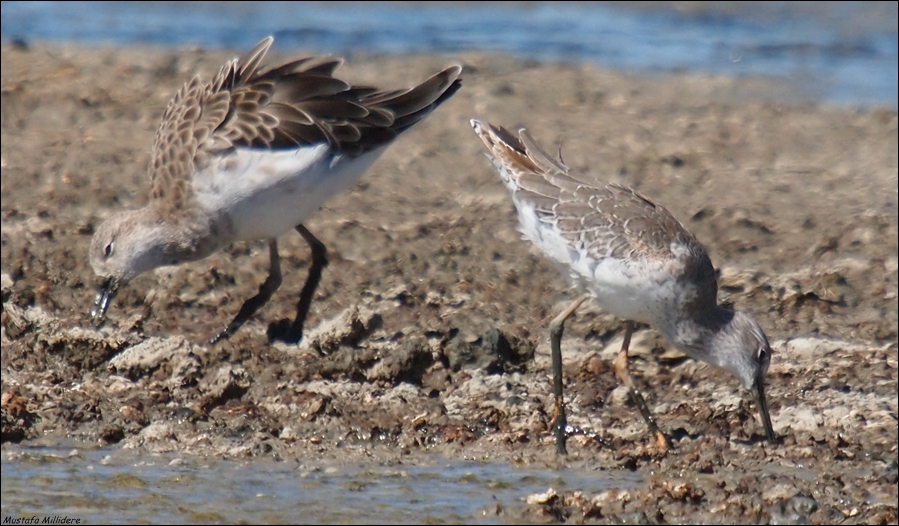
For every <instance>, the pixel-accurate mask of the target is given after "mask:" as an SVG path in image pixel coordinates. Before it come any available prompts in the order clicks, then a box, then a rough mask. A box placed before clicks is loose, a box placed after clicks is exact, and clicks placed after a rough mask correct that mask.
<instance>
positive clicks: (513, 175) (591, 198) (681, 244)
mask: <svg viewBox="0 0 899 526" xmlns="http://www.w3.org/2000/svg"><path fill="white" fill-rule="evenodd" d="M471 125H472V127H474V131H475V132H476V133H477V134H478V136H479V137H480V138H481V140H483V141H484V144H486V145H487V149H488V150H489V151H490V153H489V154H488V158H489V159H490V160H491V162H493V165H494V166H495V167H496V170H497V172H499V176H500V178H501V179H502V181H503V183H504V184H505V185H506V187H507V188H508V189H509V190H510V191H511V192H512V201H513V202H514V203H515V208H516V209H517V210H518V218H519V221H520V223H521V231H522V233H523V234H524V237H526V238H527V239H529V240H531V242H533V243H534V244H535V245H537V246H538V247H539V248H540V250H541V251H542V252H543V253H544V254H546V255H547V256H548V257H549V258H550V259H551V260H552V261H553V263H554V264H556V266H557V267H558V268H559V269H560V270H561V271H562V272H563V273H564V274H565V275H566V276H568V277H569V278H570V279H571V281H572V282H573V284H574V286H575V287H577V289H578V290H579V291H580V292H582V294H581V295H580V296H579V297H578V299H576V300H575V301H574V302H573V303H572V304H571V305H570V306H569V307H568V308H566V309H565V310H564V311H563V312H562V313H561V314H559V316H557V317H556V318H555V319H554V320H553V321H552V323H550V343H551V347H552V361H553V391H554V395H555V399H556V407H555V412H556V417H555V423H554V431H555V437H556V447H557V449H558V451H559V453H561V454H565V452H566V450H565V438H566V434H565V432H566V427H567V425H566V422H565V407H564V402H563V398H562V351H561V339H562V330H563V328H564V323H565V320H566V319H567V318H568V317H569V316H570V315H571V314H572V313H573V312H574V311H575V310H576V309H577V308H578V307H579V306H580V304H581V303H582V302H583V301H584V300H585V299H587V298H589V297H592V298H593V299H594V301H596V303H597V304H598V305H599V306H600V307H602V308H603V309H605V310H607V311H608V312H611V313H613V314H615V315H616V316H619V317H621V318H623V319H624V320H626V321H627V323H626V329H625V335H624V342H623V344H622V346H621V350H620V351H619V353H618V357H617V358H616V360H615V364H614V365H615V372H616V373H617V376H618V378H619V380H620V381H621V383H622V384H623V385H625V386H626V387H627V389H628V391H629V393H630V396H631V399H632V400H633V401H634V403H635V405H636V406H637V407H638V408H639V410H640V413H641V414H642V415H643V419H644V420H646V423H647V425H648V426H649V428H650V430H651V431H652V433H653V434H654V435H655V437H656V440H657V441H658V443H659V445H660V446H662V447H664V448H666V449H670V448H671V443H670V441H669V440H668V437H667V436H665V434H664V433H662V431H661V430H659V427H658V426H657V425H656V423H655V420H654V419H653V417H652V415H651V413H650V411H649V408H648V407H647V406H646V402H645V401H644V399H643V396H642V395H641V394H640V391H639V390H638V389H637V387H636V386H635V385H634V382H633V379H632V378H631V376H630V372H629V370H628V363H627V352H628V346H629V345H630V339H631V333H632V332H633V322H642V323H647V324H649V325H651V326H652V327H653V328H655V329H656V330H658V331H659V332H661V333H662V334H663V335H664V336H665V338H667V339H668V341H670V342H671V343H672V344H674V346H675V347H677V348H678V349H679V350H681V351H682V352H683V353H684V354H686V355H687V356H690V357H691V358H693V359H696V360H702V361H704V362H706V363H709V364H710V365H712V366H714V367H718V368H720V369H724V370H725V371H728V372H730V373H731V374H733V375H734V376H735V377H736V378H737V380H739V382H740V384H742V385H743V387H744V388H746V389H752V390H753V391H754V392H755V396H756V401H757V402H758V405H759V412H760V413H761V418H762V424H763V425H764V427H765V434H766V436H767V438H768V440H769V441H771V442H775V441H776V437H775V435H774V429H773V428H772V426H771V418H770V417H769V415H768V405H767V402H766V400H765V387H764V382H765V374H766V373H767V371H768V364H769V362H770V360H771V347H770V346H769V345H768V340H767V338H766V337H765V333H764V332H763V331H762V329H761V327H759V324H758V323H756V321H755V320H754V319H752V317H750V316H749V315H748V314H746V313H744V312H740V311H732V310H729V309H726V308H724V307H721V306H719V305H718V301H717V292H718V286H717V283H716V281H715V270H714V268H713V267H712V262H711V260H710V259H709V256H708V254H707V253H706V251H705V249H704V248H703V246H702V245H701V244H700V243H699V241H698V240H697V239H696V238H695V237H694V236H693V234H691V233H690V232H689V231H687V229H686V228H685V227H684V225H683V224H681V223H680V222H679V221H678V220H677V219H675V218H674V216H673V215H671V213H670V212H668V210H666V209H664V208H662V207H661V206H659V205H657V204H655V203H653V202H652V201H650V200H649V199H648V198H646V197H644V196H642V195H640V194H639V193H637V192H635V191H634V190H632V189H630V188H626V187H624V186H620V185H617V184H614V183H598V182H595V181H594V182H591V179H590V178H587V177H581V176H578V175H576V174H573V173H571V171H570V170H569V169H568V167H567V166H565V165H564V164H562V163H561V162H557V161H555V160H554V159H552V158H551V157H550V156H549V155H547V154H546V153H544V151H543V150H541V149H540V147H539V146H537V144H536V143H535V142H534V140H533V139H532V138H531V136H530V135H529V134H528V133H527V131H526V130H524V129H522V130H520V131H519V136H518V137H515V136H514V135H512V134H511V133H509V132H508V131H507V130H505V129H504V128H499V127H495V126H493V125H491V124H489V123H488V124H484V123H481V122H479V121H477V120H472V121H471Z"/></svg>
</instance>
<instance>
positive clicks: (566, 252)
mask: <svg viewBox="0 0 899 526" xmlns="http://www.w3.org/2000/svg"><path fill="white" fill-rule="evenodd" d="M512 185H514V182H513V183H511V184H507V186H510V187H512V188H513V190H514V187H513V186H512ZM513 196H514V194H513ZM513 200H514V202H515V208H516V209H517V210H518V218H519V222H520V223H521V232H522V233H523V234H524V238H525V239H528V240H530V241H531V242H532V243H534V244H535V245H536V246H537V247H539V248H540V250H541V251H542V252H543V253H544V254H546V256H548V257H549V258H550V259H551V260H552V261H553V263H554V264H555V266H556V268H558V269H559V270H560V271H561V272H562V273H563V274H564V275H566V276H567V277H568V278H569V279H570V280H571V282H572V283H573V284H574V285H575V286H576V287H577V288H578V290H580V291H588V292H590V293H591V294H592V295H593V296H595V301H596V303H597V304H598V305H599V306H600V307H601V308H603V309H604V310H606V311H608V312H610V313H613V314H615V315H616V316H618V317H620V318H622V319H625V320H633V321H637V322H642V323H648V324H650V325H652V326H654V327H656V328H657V329H658V330H660V331H661V332H662V333H663V334H666V335H667V334H670V333H671V332H672V331H673V330H674V323H675V322H676V319H675V318H676V315H675V313H676V312H678V304H679V303H680V298H679V296H680V294H682V293H683V292H684V291H683V290H682V285H683V284H678V283H677V282H676V281H675V279H674V276H673V275H672V270H673V268H672V267H673V265H672V264H674V265H676V264H677V263H678V262H677V261H664V260H651V259H648V258H636V259H620V258H616V257H603V258H600V259H598V260H597V259H594V257H592V256H591V255H589V254H588V253H587V250H586V248H584V249H582V248H580V247H578V246H575V245H573V244H572V243H570V242H569V241H568V240H567V239H565V238H563V237H562V236H561V235H560V234H559V231H558V230H557V229H556V227H555V225H554V223H553V222H552V221H551V218H542V219H541V218H540V217H539V216H538V215H537V213H536V211H535V210H534V208H533V206H531V205H530V204H529V203H527V202H526V201H524V200H520V199H514V198H513ZM682 250H683V249H682V247H680V246H672V252H674V253H675V254H678V253H679V252H680V251H682Z"/></svg>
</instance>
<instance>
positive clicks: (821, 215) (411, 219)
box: [2, 44, 899, 523]
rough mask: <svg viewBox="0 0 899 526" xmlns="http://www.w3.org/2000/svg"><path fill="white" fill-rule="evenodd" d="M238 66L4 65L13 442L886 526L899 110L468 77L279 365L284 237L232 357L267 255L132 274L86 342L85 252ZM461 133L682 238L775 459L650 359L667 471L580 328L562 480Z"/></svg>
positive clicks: (686, 366) (508, 215)
mask: <svg viewBox="0 0 899 526" xmlns="http://www.w3.org/2000/svg"><path fill="white" fill-rule="evenodd" d="M275 48H276V49H275V52H274V55H273V56H274V58H273V59H272V60H281V59H286V58H288V57H286V56H284V55H279V54H278V53H277V45H276V46H275ZM230 57H231V54H230V53H222V52H214V53H213V52H204V51H200V50H185V51H184V52H179V53H177V54H176V53H174V52H171V51H160V50H153V49H144V48H126V49H117V50H114V49H90V48H79V47H69V46H59V45H46V44H37V45H32V46H30V47H28V48H22V47H12V46H9V45H5V46H4V47H3V49H2V300H3V311H2V364H3V377H2V391H3V399H2V419H3V428H2V433H3V434H2V439H3V442H4V443H6V442H23V443H25V444H54V443H59V442H62V441H72V440H74V441H75V442H76V443H79V444H81V445H83V446H85V447H93V446H95V445H96V444H98V443H99V444H119V445H120V446H122V447H130V448H136V449H138V450H146V451H183V452H185V453H190V454H213V455H220V456H237V457H246V456H265V457H274V458H282V459H292V458H309V457H310V456H315V457H316V458H322V459H325V458H332V459H334V460H335V461H344V462H362V461H366V459H372V458H374V459H376V460H378V461H381V462H390V461H400V460H402V461H403V462H406V463H408V462H415V458H416V455H419V454H425V453H430V452H437V453H440V454H443V455H446V456H448V457H450V458H463V457H464V458H493V459H499V460H502V461H511V462H516V463H520V464H533V465H540V466H558V467H563V466H568V467H569V468H570V469H608V470H631V471H638V472H640V473H642V474H643V475H644V476H645V480H646V484H645V486H643V487H640V488H636V489H633V490H629V491H622V492H607V493H604V494H601V495H592V494H582V493H576V492H574V491H569V490H561V489H559V490H558V494H557V495H551V494H547V495H544V496H542V497H540V496H534V497H533V498H531V499H530V500H529V501H528V504H527V507H526V509H524V510H523V511H521V512H520V513H521V514H523V516H519V515H516V516H515V517H509V519H510V520H511V519H513V518H515V519H521V520H528V521H531V520H537V521H544V520H545V521H553V520H562V521H581V520H587V521H598V522H620V521H639V522H646V521H653V522H681V521H686V522H693V521H702V522H746V523H749V522H756V521H759V522H763V523H764V522H771V523H798V522H815V523H830V522H849V523H895V522H897V508H896V502H897V501H896V499H897V394H896V393H897V324H899V322H897V320H899V312H897V267H899V263H897V235H899V228H897V210H899V205H897V201H899V199H897V147H896V144H897V115H896V112H895V111H893V110H888V109H868V110H855V109H842V108H832V107H824V106H819V105H813V104H806V105H796V104H790V103H789V102H785V101H789V100H790V98H789V94H785V93H782V92H781V91H779V90H780V88H779V87H778V86H777V84H776V83H772V82H770V81H766V80H764V79H726V78H716V77H712V76H703V75H674V76H660V77H652V78H645V77H635V76H627V75H622V74H620V73H614V72H608V71H603V70H600V69H597V68H596V67H593V66H590V65H582V64H559V65H539V64H536V63H531V62H525V61H519V60H513V59H510V58H506V57H501V56H493V55H476V54H471V55H464V56H460V57H458V61H460V62H462V63H463V64H464V66H465V71H464V73H463V78H464V86H463V88H462V90H461V91H460V92H459V93H457V94H456V95H455V97H454V98H453V99H451V100H450V101H449V102H447V103H446V104H445V105H443V106H442V107H441V108H440V109H439V110H438V111H437V112H436V113H435V114H434V115H432V116H431V117H429V118H428V119H427V120H425V121H424V122H423V123H422V124H421V125H419V126H418V127H417V128H415V129H414V130H412V131H411V132H409V133H408V134H406V135H404V136H403V137H401V138H400V139H399V140H398V141H397V142H396V143H395V144H394V145H393V146H391V147H390V149H389V150H388V151H387V152H386V153H385V154H384V156H383V157H382V158H381V159H380V160H379V161H378V162H377V163H376V164H375V165H374V166H373V167H372V169H371V170H369V172H368V173H367V174H366V175H365V176H363V178H362V179H361V180H360V181H359V182H358V184H356V185H355V186H354V187H352V189H351V190H350V191H348V192H346V193H344V194H343V195H340V196H338V197H336V198H335V199H333V200H331V201H329V202H328V203H326V204H325V206H324V207H323V208H322V209H321V210H320V211H319V212H318V213H317V214H316V215H315V216H313V218H312V219H311V221H309V222H308V223H307V226H308V227H309V229H310V230H311V231H312V232H314V233H315V234H316V235H317V236H318V238H319V239H321V240H322V241H323V242H324V243H325V244H326V245H327V247H328V251H329V258H330V266H329V267H327V268H326V269H325V273H324V277H323V280H322V284H321V287H320V288H319V291H318V294H317V296H316V298H315V301H314V303H313V306H312V311H311V314H310V318H309V319H308V320H307V324H306V327H307V334H306V336H305V338H304V340H303V342H301V343H300V345H299V346H286V345H284V344H280V343H274V344H273V343H270V342H269V341H268V338H267V337H266V331H267V328H268V324H269V323H274V322H277V321H278V320H280V319H282V318H288V317H291V316H292V315H293V309H294V305H295V302H296V299H297V298H298V295H299V290H300V288H301V287H302V284H303V281H304V279H305V275H306V271H307V269H308V266H309V252H308V248H307V247H306V245H305V243H304V242H303V241H302V239H301V238H300V237H299V236H298V235H295V234H291V235H287V236H284V237H283V238H282V239H281V240H280V247H281V254H282V268H283V269H284V274H285V279H284V284H283V286H282V287H281V289H280V290H279V291H278V293H277V294H276V295H275V297H274V298H273V300H272V301H271V302H270V303H269V304H268V305H267V306H266V307H265V308H264V309H263V310H262V311H261V312H260V313H259V314H258V315H257V316H256V317H255V318H254V319H253V320H251V321H250V322H249V323H248V324H247V325H246V326H244V328H243V329H242V330H241V331H240V332H238V333H237V334H236V335H235V336H234V337H232V338H231V339H230V341H227V342H225V343H222V344H219V345H217V346H207V345H206V343H205V342H206V341H207V340H208V338H209V337H211V336H212V335H213V334H214V333H215V332H216V331H217V330H219V329H221V328H222V327H223V326H224V324H225V323H226V322H227V321H228V320H229V319H230V318H231V317H232V316H233V315H234V314H235V313H236V312H237V310H238V309H239V307H240V304H241V303H242V301H243V300H244V299H246V298H248V297H249V296H251V295H252V294H254V293H255V291H256V289H257V287H258V286H259V284H260V283H261V282H262V281H263V280H264V278H265V275H266V273H267V266H268V256H267V250H266V247H265V244H264V243H263V242H254V243H237V244H234V245H232V246H230V247H228V248H227V249H225V250H222V251H221V252H219V253H217V254H215V255H213V256H211V257H209V258H208V259H206V260H204V261H201V262H196V263H192V264H186V265H182V266H180V267H176V268H166V269H161V270H159V271H157V272H155V273H149V274H148V275H144V276H141V277H140V278H138V279H137V280H136V281H134V282H133V283H132V284H131V285H130V286H128V287H127V288H126V289H125V290H123V291H122V292H121V293H120V294H119V296H118V297H117V298H116V300H115V302H114V304H113V306H112V308H111V309H110V321H109V322H108V323H107V325H106V326H105V327H104V328H103V329H102V330H101V331H96V330H93V329H92V328H90V326H89V324H88V313H89V310H90V308H91V304H92V299H93V294H94V286H95V283H96V282H95V280H94V277H93V273H92V271H91V269H90V266H89V265H88V261H87V248H88V245H89V242H90V238H91V235H92V233H93V231H94V229H95V228H96V226H97V225H98V224H99V223H100V222H101V221H102V220H103V219H104V218H106V217H108V216H109V215H110V214H111V213H113V212H115V211H117V210H120V209H123V208H126V207H130V208H134V207H141V206H143V205H144V204H145V203H146V201H147V198H148V195H147V194H148V191H147V184H146V175H145V174H146V166H147V163H148V159H149V150H150V146H151V144H152V140H153V135H154V132H155V128H156V126H157V125H158V123H159V119H160V117H161V114H162V111H163V109H164V108H165V105H166V103H167V102H168V100H169V98H170V97H171V96H172V95H173V94H174V92H175V91H176V90H177V89H178V87H179V86H180V85H181V83H183V82H184V81H185V80H187V79H188V78H190V77H191V76H192V75H194V74H195V73H198V72H199V73H202V74H204V75H211V74H212V73H213V72H214V71H215V70H217V69H218V67H219V65H220V64H221V63H222V62H223V61H224V60H226V59H228V58H230ZM270 59H271V57H270ZM450 62H452V60H450V59H447V58H445V57H432V56H427V57H361V56H358V57H349V61H348V64H347V65H346V66H344V68H343V69H342V71H341V75H342V76H344V77H345V78H348V79H350V80H352V81H356V82H367V83H374V84H376V85H379V86H383V87H394V86H395V87H402V86H406V85H410V84H411V83H413V82H417V81H420V80H422V79H423V78H425V77H426V76H427V75H429V74H430V73H432V72H434V71H437V70H438V69H439V68H441V67H443V66H445V65H447V64H448V63H450ZM778 100H779V101H780V102H772V101H778ZM471 117H479V118H487V119H490V120H491V121H493V122H495V123H497V124H501V125H504V126H506V127H508V128H512V129H515V128H517V127H519V126H527V127H528V128H529V129H530V131H531V133H532V134H533V135H534V136H535V137H536V138H537V139H538V141H540V142H542V143H543V144H544V145H546V146H547V149H550V150H555V149H556V148H557V147H559V146H560V147H561V151H562V155H563V157H564V160H565V162H566V163H567V164H568V165H569V166H571V167H572V168H573V169H574V170H577V171H581V172H586V173H589V174H591V175H592V176H594V177H596V178H602V179H606V180H612V181H616V182H620V183H623V184H626V185H629V186H633V187H635V188H637V189H638V190H640V191H641V192H642V193H644V194H645V195H647V196H649V197H651V198H653V199H655V200H656V201H658V202H659V203H661V204H664V205H665V206H666V207H668V208H669V209H670V210H671V211H672V212H673V213H674V214H675V216H677V217H678V218H680V219H681V220H682V221H683V222H684V223H685V224H686V225H687V226H688V228H690V229H691V230H692V231H693V232H694V233H695V234H696V235H697V237H698V238H699V239H700V240H701V241H702V242H703V243H704V244H705V245H706V247H707V249H708V251H709V253H710V255H711V257H712V261H713V262H714V264H715V266H716V268H717V269H718V271H719V288H720V290H719V299H720V300H721V301H723V302H726V303H728V304H732V305H734V306H736V307H737V308H740V309H744V310H747V311H749V312H750V313H752V315H753V316H755V317H756V319H758V320H759V321H760V323H761V324H762V326H763V327H764V328H765V330H766V331H767V334H768V337H769V339H770V340H771V341H772V344H773V348H774V357H773V359H772V363H771V368H770V371H769V377H768V378H769V379H768V398H769V403H770V405H771V410H772V418H773V421H774V428H775V431H776V432H777V433H778V434H779V435H780V436H781V437H782V439H783V440H782V442H783V443H782V444H779V445H770V444H766V443H765V442H764V441H762V440H761V435H762V429H761V426H760V423H759V421H758V420H757V416H756V409H755V405H754V402H753V401H752V398H751V396H750V395H749V394H748V393H745V392H742V391H741V390H740V388H739V387H738V385H737V383H736V381H735V380H734V379H733V378H732V377H730V376H729V375H728V374H727V373H723V372H719V371H716V370H713V369H711V368H710V367H708V366H706V365H704V364H700V363H697V362H694V361H692V360H689V359H686V358H684V357H683V356H682V355H680V354H679V353H677V352H676V351H674V350H673V349H671V348H670V347H669V346H668V345H667V344H666V343H665V342H664V341H662V340H661V339H660V337H659V336H658V335H657V333H655V332H654V331H651V330H642V331H640V332H638V333H637V334H636V336H635V341H634V342H633V344H632V346H631V349H632V355H633V358H632V360H631V363H632V365H631V367H632V370H633V371H634V374H635V377H636V380H637V382H638V384H639V385H641V386H642V387H643V388H644V393H645V394H646V395H647V397H648V399H649V403H650V406H651V407H652V409H653V411H654V413H655V414H656V415H657V417H658V421H659V423H660V426H661V427H662V429H664V430H666V431H667V432H668V433H669V434H670V435H671V436H672V437H673V439H674V442H675V450H674V451H673V452H671V453H668V454H664V453H662V452H660V451H658V450H656V449H655V448H654V446H653V443H652V440H651V437H650V436H649V434H648V433H647V432H646V428H645V426H644V424H643V422H642V420H641V419H640V416H639V413H638V412H637V411H636V409H635V408H634V407H633V406H632V405H631V404H630V402H629V401H628V400H627V396H626V393H625V392H624V391H623V390H622V389H621V388H619V387H618V386H617V384H616V380H615V377H614V373H613V371H612V368H611V359H610V358H609V357H610V356H611V355H612V353H614V352H615V351H616V350H617V348H618V346H619V345H620V341H621V337H622V334H623V323H622V322H621V320H618V319H616V318H614V317H613V316H610V315H608V314H606V313H603V312H602V311H600V310H599V309H597V308H595V307H592V306H585V307H583V308H582V309H581V310H580V311H579V313H578V315H577V317H576V319H573V320H572V321H571V322H569V324H568V326H567V330H566V338H565V340H564V342H563V350H564V354H565V364H566V365H565V372H566V390H567V391H566V392H567V396H568V399H569V401H570V407H569V411H570V418H569V421H570V423H572V424H574V425H576V426H579V427H582V428H584V429H593V430H596V431H597V432H598V433H599V435H600V436H601V437H603V438H604V439H605V440H606V441H607V442H608V443H607V444H606V445H600V444H598V443H597V442H596V441H593V440H591V439H589V438H588V437H587V436H581V435H577V436H574V437H572V438H571V439H570V440H569V452H570V454H569V456H568V457H566V458H559V457H557V456H556V454H555V449H554V446H553V442H552V437H551V434H550V433H549V431H548V426H549V422H550V418H551V414H552V396H551V382H550V370H549V345H548V334H547V330H546V327H547V325H548V323H549V320H550V319H551V318H552V317H553V315H554V314H555V313H557V312H559V311H560V310H561V309H562V308H563V307H564V306H565V304H566V303H567V302H569V301H571V299H572V293H571V291H569V290H568V288H567V285H566V283H565V281H564V280H563V278H562V277H561V276H560V275H559V274H558V273H557V272H556V270H555V269H554V268H553V267H552V266H551V264H550V263H549V262H548V261H546V260H545V259H544V258H542V257H541V256H540V255H539V254H538V253H537V252H536V250H535V249H533V248H532V247H530V246H529V245H528V243H526V242H524V241H522V240H521V239H520V235H519V233H518V232H517V230H516V216H515V213H514V210H513V208H512V204H511V201H510V199H509V196H508V195H507V194H506V191H505V189H504V188H503V187H502V186H501V184H500V182H499V180H498V178H497V177H496V176H495V174H494V173H493V172H492V168H491V167H490V165H489V163H488V162H487V160H486V159H485V158H484V156H483V155H482V145H481V143H480V141H479V140H478V138H477V137H476V136H475V135H474V133H473V132H472V131H471V128H470V126H469V124H468V119H470V118H471ZM350 444H351V445H353V446H354V447H351V448H350V447H346V446H347V445H350ZM360 446H361V447H360ZM497 513H499V514H502V513H510V512H507V511H504V509H503V507H502V506H498V507H497Z"/></svg>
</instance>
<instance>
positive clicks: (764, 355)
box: [759, 347, 768, 362]
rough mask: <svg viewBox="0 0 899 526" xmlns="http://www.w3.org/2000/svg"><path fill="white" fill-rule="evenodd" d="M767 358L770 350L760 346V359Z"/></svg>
mask: <svg viewBox="0 0 899 526" xmlns="http://www.w3.org/2000/svg"><path fill="white" fill-rule="evenodd" d="M767 359H768V351H767V350H766V349H765V348H764V347H761V348H759V361H760V362H764V361H765V360H767Z"/></svg>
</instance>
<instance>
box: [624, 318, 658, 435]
mask: <svg viewBox="0 0 899 526" xmlns="http://www.w3.org/2000/svg"><path fill="white" fill-rule="evenodd" d="M633 332H634V323H633V322H631V321H628V322H626V329H625V333H624V342H622V343H621V350H620V351H619V352H618V357H617V358H615V373H616V374H617V375H618V380H619V381H620V382H621V383H622V384H623V385H624V386H625V387H627V390H628V392H629V393H630V395H631V400H633V401H634V404H635V405H636V406H637V409H639V410H640V414H641V415H643V420H645V421H646V425H648V426H649V430H650V431H651V432H652V434H653V435H655V438H656V442H657V443H658V445H659V447H661V448H663V449H665V450H670V449H672V447H671V441H670V440H669V439H668V437H667V436H665V433H662V431H661V430H660V429H659V426H658V425H656V421H655V419H654V418H653V417H652V414H651V413H650V412H649V407H647V405H646V400H644V399H643V395H642V394H640V390H639V389H637V386H636V385H635V384H634V379H633V378H631V373H630V369H628V366H627V350H628V348H629V347H630V345H631V334H633Z"/></svg>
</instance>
